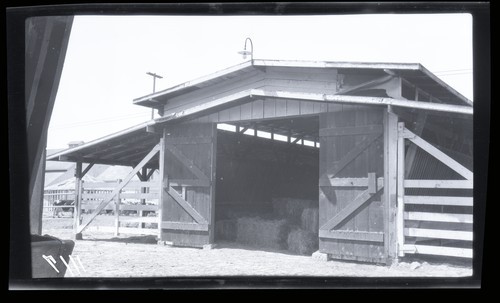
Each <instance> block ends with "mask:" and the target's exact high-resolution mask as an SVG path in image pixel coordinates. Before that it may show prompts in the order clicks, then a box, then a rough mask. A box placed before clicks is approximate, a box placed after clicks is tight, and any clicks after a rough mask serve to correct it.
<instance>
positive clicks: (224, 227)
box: [215, 219, 237, 241]
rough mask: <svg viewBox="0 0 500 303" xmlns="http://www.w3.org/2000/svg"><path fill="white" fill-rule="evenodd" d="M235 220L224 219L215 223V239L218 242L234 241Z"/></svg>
mask: <svg viewBox="0 0 500 303" xmlns="http://www.w3.org/2000/svg"><path fill="white" fill-rule="evenodd" d="M236 229H237V226H236V220H231V219H226V220H219V221H216V222H215V237H216V238H217V239H219V240H226V241H234V240H236Z"/></svg>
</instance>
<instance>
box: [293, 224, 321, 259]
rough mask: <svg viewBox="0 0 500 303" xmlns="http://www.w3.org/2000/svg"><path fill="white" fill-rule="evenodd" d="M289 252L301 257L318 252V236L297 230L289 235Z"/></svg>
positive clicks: (303, 230)
mask: <svg viewBox="0 0 500 303" xmlns="http://www.w3.org/2000/svg"><path fill="white" fill-rule="evenodd" d="M287 244H288V250H289V251H291V252H294V253H297V254H301V255H311V254H312V253H313V252H315V251H317V250H318V234H316V233H313V232H310V231H308V230H305V229H301V228H297V229H294V230H292V231H291V232H290V234H289V235H288V240H287Z"/></svg>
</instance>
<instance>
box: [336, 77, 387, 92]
mask: <svg viewBox="0 0 500 303" xmlns="http://www.w3.org/2000/svg"><path fill="white" fill-rule="evenodd" d="M394 77H395V76H393V75H388V76H384V77H380V78H377V79H374V80H370V81H367V82H364V83H361V84H358V85H355V86H351V87H348V88H345V89H343V90H340V91H338V92H337V93H336V95H345V94H347V93H351V94H352V93H353V92H355V91H357V90H360V89H366V88H368V87H373V86H376V85H380V84H383V83H385V82H387V81H389V80H391V79H393V78H394Z"/></svg>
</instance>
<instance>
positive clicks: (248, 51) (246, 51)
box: [238, 38, 253, 61]
mask: <svg viewBox="0 0 500 303" xmlns="http://www.w3.org/2000/svg"><path fill="white" fill-rule="evenodd" d="M247 41H250V50H247ZM238 54H240V55H242V56H243V59H246V58H247V56H248V55H250V59H251V60H252V61H253V42H252V39H250V38H246V39H245V47H244V48H243V50H242V51H239V52H238Z"/></svg>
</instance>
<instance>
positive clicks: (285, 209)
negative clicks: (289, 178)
mask: <svg viewBox="0 0 500 303" xmlns="http://www.w3.org/2000/svg"><path fill="white" fill-rule="evenodd" d="M314 202H315V201H311V200H303V199H291V198H274V199H273V201H272V205H273V212H274V213H275V214H276V216H278V217H279V218H286V219H288V220H289V221H290V222H292V223H296V224H300V217H301V216H302V211H303V210H304V209H305V208H311V207H313V205H314Z"/></svg>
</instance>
